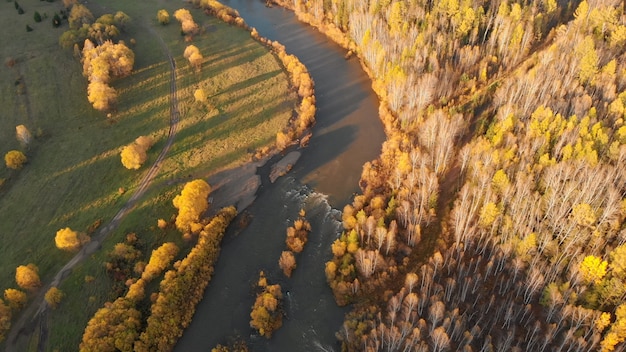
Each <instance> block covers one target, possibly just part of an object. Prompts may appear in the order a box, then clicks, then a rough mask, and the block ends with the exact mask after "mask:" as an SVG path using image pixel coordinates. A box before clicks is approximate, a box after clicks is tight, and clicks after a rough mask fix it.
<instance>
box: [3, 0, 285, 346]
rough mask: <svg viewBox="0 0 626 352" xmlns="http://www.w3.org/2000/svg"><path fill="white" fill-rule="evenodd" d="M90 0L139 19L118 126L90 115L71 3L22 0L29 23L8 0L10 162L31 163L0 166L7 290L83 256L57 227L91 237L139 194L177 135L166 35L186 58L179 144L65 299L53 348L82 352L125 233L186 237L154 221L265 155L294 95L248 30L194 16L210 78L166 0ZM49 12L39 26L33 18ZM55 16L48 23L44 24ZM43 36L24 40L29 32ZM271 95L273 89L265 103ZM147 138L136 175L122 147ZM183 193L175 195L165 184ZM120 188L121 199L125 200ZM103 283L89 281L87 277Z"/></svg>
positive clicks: (67, 287)
mask: <svg viewBox="0 0 626 352" xmlns="http://www.w3.org/2000/svg"><path fill="white" fill-rule="evenodd" d="M101 3H102V5H104V6H102V7H101V6H99V5H98V4H97V3H93V2H90V3H89V6H90V9H91V11H92V12H93V13H94V14H95V15H96V17H98V16H99V15H100V14H102V13H104V11H106V12H109V13H114V12H116V11H120V10H121V11H124V12H125V13H126V14H128V15H129V16H130V17H131V18H132V22H131V24H130V25H129V26H128V28H127V29H126V32H125V33H122V35H121V39H123V40H125V41H126V42H127V43H130V42H131V38H132V39H134V41H135V42H136V44H135V45H130V47H131V49H133V51H134V52H135V70H134V72H133V74H132V75H131V76H129V77H126V78H123V79H120V80H117V81H114V82H113V86H114V87H115V88H116V89H117V90H118V93H119V98H118V105H117V111H116V112H114V113H112V116H111V117H109V118H107V116H106V115H105V114H103V113H100V112H97V111H95V110H93V109H92V107H91V106H90V104H89V103H88V102H87V98H86V84H87V81H86V79H85V78H84V77H83V76H82V74H81V69H82V68H81V65H80V64H79V62H78V61H77V60H76V59H74V58H73V57H72V52H71V50H68V51H65V50H62V49H61V48H60V46H59V45H58V37H59V36H60V35H61V34H62V33H63V31H65V30H67V23H66V22H64V24H63V26H61V27H60V28H56V29H55V28H53V26H52V24H51V19H52V16H53V15H54V13H55V12H58V11H59V10H60V9H61V7H62V4H61V2H53V3H48V2H30V3H24V4H20V5H21V6H22V7H23V9H24V10H25V13H24V14H22V15H18V13H17V11H15V10H14V5H13V3H11V2H3V3H0V20H1V21H2V23H5V24H7V27H6V30H4V31H3V32H2V33H0V42H2V43H3V45H2V46H1V47H0V52H1V55H0V58H2V59H3V61H4V59H5V58H8V57H11V58H14V59H15V61H16V64H15V65H13V67H7V66H2V67H1V68H0V90H1V91H0V92H1V94H0V104H1V106H3V107H5V108H4V109H2V111H0V153H1V154H2V156H4V154H5V153H6V152H7V151H9V150H12V149H22V150H24V152H25V154H26V155H27V156H28V159H29V160H28V164H27V165H25V167H24V168H23V169H22V170H19V171H12V170H9V169H7V168H6V167H5V166H4V165H2V166H0V178H3V179H6V181H5V182H4V184H3V185H2V187H1V188H0V240H2V241H3V242H4V243H5V245H3V246H2V248H1V249H0V282H2V286H1V287H0V289H2V290H4V289H6V288H10V287H16V284H15V281H14V274H15V267H16V266H18V265H22V264H27V263H34V264H36V265H37V266H38V267H39V270H40V271H39V273H40V276H41V278H42V281H43V282H46V281H47V280H49V279H50V278H51V277H52V276H53V275H54V274H55V273H56V272H57V271H58V269H59V268H60V267H61V266H62V265H63V264H64V263H65V262H66V261H67V260H69V259H70V258H71V257H72V254H68V253H63V252H61V251H60V250H58V249H56V248H55V245H54V236H55V233H56V231H57V230H58V229H60V228H63V227H67V226H69V227H71V228H72V229H75V230H78V231H87V229H88V228H89V226H90V225H92V224H93V223H94V222H96V221H98V220H102V222H103V224H106V223H107V221H109V220H110V219H111V218H112V217H113V216H114V215H115V213H116V212H117V211H118V210H119V209H120V208H121V206H122V205H123V204H124V203H125V201H126V200H127V199H128V198H129V197H130V195H131V194H132V192H133V190H134V189H135V188H136V186H137V185H138V183H139V181H140V180H141V178H142V177H143V175H144V173H145V172H146V171H147V170H148V167H147V165H150V163H151V162H152V161H154V160H155V159H156V157H157V155H158V153H159V152H160V150H161V149H162V147H163V145H164V143H165V140H166V138H167V134H168V129H169V108H170V106H169V92H170V85H169V79H170V71H169V64H168V62H167V57H166V55H165V53H164V51H163V50H162V48H161V44H160V39H159V36H160V37H162V38H163V40H164V41H165V43H166V44H167V46H168V47H169V50H170V51H171V53H172V55H173V56H174V57H175V59H176V67H177V76H178V80H177V86H178V99H179V103H180V104H179V109H180V112H181V122H180V124H179V126H178V134H177V136H176V139H175V143H174V145H173V147H172V149H171V150H170V153H169V155H168V157H167V158H166V160H165V162H164V165H163V167H162V169H161V171H160V174H159V175H158V176H157V179H156V181H155V182H154V184H153V186H152V188H151V189H150V190H149V191H148V193H147V194H146V196H145V197H144V198H143V199H142V200H141V201H140V203H139V205H138V206H137V207H136V209H135V210H134V211H133V212H132V213H131V214H129V215H128V216H127V217H126V218H125V219H124V220H123V222H122V223H121V225H120V227H119V228H118V230H116V231H115V233H114V234H113V235H112V236H111V237H110V238H109V239H108V240H107V242H106V243H105V245H103V250H102V251H101V252H100V253H99V254H97V255H95V256H94V257H93V258H92V260H90V261H88V262H85V263H83V264H82V265H81V267H79V268H78V269H76V270H75V271H74V272H73V274H72V276H71V277H70V278H69V279H68V280H67V281H66V282H65V283H64V284H63V285H62V286H61V289H62V290H63V291H64V292H65V294H66V297H65V303H63V304H62V305H61V306H60V307H59V309H58V310H57V311H56V313H53V314H52V315H51V320H50V330H49V336H48V337H49V342H50V344H49V346H50V349H58V350H63V351H67V350H73V349H75V348H76V347H77V345H78V342H79V341H80V337H81V335H82V331H83V329H84V326H85V324H86V322H87V320H88V319H89V317H90V316H91V314H93V312H94V311H95V310H96V309H97V308H98V307H100V306H102V304H103V302H104V301H105V300H110V299H111V297H110V296H109V295H108V288H109V286H110V283H109V282H108V279H107V278H106V275H105V273H104V269H103V266H102V262H103V258H104V257H105V253H106V252H107V250H110V248H112V246H113V244H114V243H116V242H119V241H121V240H122V238H123V237H124V236H125V234H126V233H128V232H136V233H137V234H138V236H139V237H140V239H141V240H142V241H143V242H144V243H145V248H146V250H147V252H148V254H149V252H150V249H151V248H153V247H154V246H156V245H158V244H159V243H161V242H162V241H163V240H165V239H168V240H173V239H176V240H178V238H179V237H180V235H179V234H176V233H174V232H173V231H171V232H168V231H160V232H159V235H158V236H155V235H154V233H155V232H154V231H151V230H150V228H152V229H154V227H155V225H156V220H157V219H158V218H165V219H169V218H170V216H171V215H172V214H173V212H174V209H173V207H172V206H171V199H172V198H173V196H174V194H175V193H176V192H178V191H179V190H180V189H179V188H180V187H179V186H178V185H179V184H180V182H178V181H181V180H182V179H186V178H187V177H189V175H193V176H194V177H198V176H205V175H208V174H210V173H212V172H215V171H216V170H218V169H223V168H225V167H227V166H232V165H235V164H237V163H241V162H243V161H245V160H247V159H249V157H250V154H251V153H253V152H254V151H255V149H256V148H258V147H260V146H262V145H264V144H268V143H272V142H273V140H274V138H275V135H276V132H277V131H279V130H280V129H281V128H282V127H283V126H285V125H286V123H287V120H288V119H289V117H290V116H291V114H292V108H293V106H294V104H295V101H296V97H295V94H294V93H293V92H291V91H290V90H289V86H288V81H287V77H286V75H285V74H284V72H283V70H282V68H281V66H280V65H279V64H278V62H277V60H276V59H275V57H274V56H273V55H272V54H270V53H269V52H268V51H267V50H266V49H265V48H264V47H262V46H261V45H259V44H258V43H256V42H254V41H253V40H252V39H250V36H249V33H247V32H245V31H243V30H240V29H237V28H234V27H230V26H228V25H224V24H222V23H221V22H219V21H217V20H215V19H213V18H211V17H207V16H205V15H204V14H203V13H202V12H200V11H195V10H192V14H193V16H194V19H195V20H196V22H198V24H200V26H201V27H202V28H203V29H204V33H203V34H201V35H199V36H197V37H195V38H194V40H193V42H192V43H191V44H194V45H196V46H197V47H198V48H199V49H200V51H201V53H202V54H203V56H204V63H203V65H202V66H203V68H202V71H201V72H200V73H196V72H194V71H193V70H192V69H191V68H190V67H189V65H188V64H187V62H186V60H185V59H184V58H183V57H182V54H183V51H184V49H185V47H186V45H187V44H189V43H185V42H184V40H183V37H182V36H181V35H180V25H179V24H178V23H177V22H176V21H175V20H174V19H173V18H172V22H171V23H170V24H169V25H167V26H161V25H159V24H158V23H157V21H156V11H157V10H158V9H161V8H165V9H167V10H168V11H169V12H170V14H173V12H174V11H175V10H176V9H177V8H178V7H179V6H182V5H183V4H181V3H174V4H173V3H165V2H161V1H143V2H125V1H107V2H104V1H102V2H101ZM35 11H38V12H39V13H40V14H42V15H44V14H47V19H44V20H43V21H42V22H41V23H35V21H34V20H33V15H34V12H35ZM44 17H45V16H44ZM27 24H28V25H30V27H32V28H33V31H31V32H27V31H26V25H27ZM197 88H203V89H205V91H206V92H207V97H208V103H207V104H206V105H202V104H197V103H195V102H194V98H193V92H194V91H195V89H197ZM259 93H262V94H259ZM19 124H24V125H26V126H27V127H28V128H29V130H30V131H31V132H32V133H33V135H36V136H37V137H36V138H35V140H34V142H33V143H31V145H30V146H29V147H28V148H27V149H24V148H22V147H21V146H20V145H19V143H18V142H17V140H16V138H15V126H16V125H19ZM140 135H151V136H153V137H154V138H155V140H156V144H155V145H154V146H153V147H152V149H151V151H150V152H149V156H148V158H149V159H148V161H147V162H146V164H144V166H143V167H142V168H141V169H139V170H137V171H130V170H127V169H125V168H124V167H123V166H122V165H121V163H120V158H119V149H120V147H122V146H123V145H126V144H128V143H130V142H132V141H133V140H134V139H135V138H136V137H138V136H140ZM169 184H172V185H173V186H168V185H169ZM122 190H123V191H122ZM87 275H89V276H93V277H94V278H95V280H94V281H91V282H89V283H86V282H85V276H87Z"/></svg>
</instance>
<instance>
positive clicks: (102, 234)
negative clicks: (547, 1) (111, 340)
mask: <svg viewBox="0 0 626 352" xmlns="http://www.w3.org/2000/svg"><path fill="white" fill-rule="evenodd" d="M146 27H147V28H148V30H149V31H150V32H151V33H152V34H154V35H155V36H156V37H158V38H159V41H160V43H161V47H162V49H163V52H164V53H165V55H166V56H167V59H168V61H169V64H170V128H169V132H168V136H167V141H166V143H165V145H164V146H163V149H162V150H161V153H160V154H159V156H158V157H157V159H156V160H155V161H154V163H153V164H152V166H151V167H150V170H148V172H147V173H146V174H145V175H144V177H143V179H142V180H141V182H140V183H139V185H138V186H137V189H136V190H135V192H134V193H133V195H132V196H131V197H130V198H129V199H128V201H126V203H125V204H124V206H123V207H122V208H121V209H120V210H119V211H118V212H117V214H115V216H114V217H113V219H111V221H110V222H109V223H108V224H107V225H106V226H104V227H102V228H101V229H100V230H99V231H98V232H97V234H96V235H95V236H93V237H92V240H91V242H89V243H88V244H87V245H86V246H85V247H83V248H82V249H81V250H80V251H79V252H78V253H77V254H76V255H75V256H74V257H73V258H72V259H71V260H70V261H68V262H67V264H65V265H64V266H63V268H61V269H60V270H59V271H58V272H57V273H56V275H55V276H54V278H53V279H52V281H51V282H50V283H49V284H48V285H46V286H45V287H42V288H41V289H40V291H39V293H38V294H37V297H35V299H34V300H33V302H32V303H31V304H30V305H29V306H28V307H27V308H26V309H25V310H24V311H23V312H22V315H21V317H20V319H19V320H18V321H17V322H16V323H15V325H14V326H13V327H12V328H11V331H10V333H9V335H8V337H7V346H6V351H7V352H9V351H11V352H12V351H17V348H18V347H17V340H18V339H19V338H20V336H22V335H24V334H26V335H28V334H29V331H30V330H31V329H32V328H34V326H35V324H37V322H38V320H39V319H40V318H41V319H45V313H46V311H47V308H48V305H47V303H46V301H45V299H44V295H45V293H46V292H47V291H48V289H50V288H51V287H57V286H58V285H59V284H60V283H61V282H62V281H63V280H64V279H65V278H66V277H68V276H69V274H70V273H71V271H72V269H73V268H74V267H75V266H76V265H78V264H79V263H80V262H82V261H83V260H84V259H85V258H87V257H89V256H90V255H92V254H93V253H95V252H97V251H98V250H99V249H100V248H101V245H102V242H103V241H104V240H105V239H106V238H107V237H108V235H109V234H111V232H113V230H115V229H116V228H117V227H118V226H119V224H120V221H121V220H122V219H123V218H124V216H126V214H128V213H129V212H130V211H131V210H132V209H133V208H134V206H135V204H136V203H137V201H138V200H139V199H140V198H141V197H142V196H143V195H144V194H145V192H146V190H147V188H148V186H150V184H151V183H152V181H153V180H154V177H155V176H156V175H157V173H158V172H159V170H160V169H161V166H162V163H163V160H164V159H165V156H166V155H167V153H168V152H169V150H170V148H171V147H172V144H173V143H174V137H176V132H177V129H178V122H179V120H180V112H179V110H178V97H177V94H176V93H177V88H176V61H175V60H174V57H173V56H172V54H171V52H170V50H169V47H168V46H167V45H166V44H165V41H164V40H163V38H162V37H161V36H160V35H159V34H158V33H156V31H155V30H154V28H152V27H151V26H149V25H148V26H146ZM39 323H40V324H41V325H40V329H41V330H42V332H41V334H40V341H39V349H41V348H42V347H43V345H45V338H46V336H47V334H46V333H45V332H46V331H45V330H46V329H45V326H44V324H45V323H44V322H43V321H40V322H39ZM42 342H43V344H42Z"/></svg>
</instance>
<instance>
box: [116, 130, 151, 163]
mask: <svg viewBox="0 0 626 352" xmlns="http://www.w3.org/2000/svg"><path fill="white" fill-rule="evenodd" d="M153 144H154V140H153V139H152V137H150V136H140V137H137V139H136V140H135V141H134V142H133V143H131V144H129V145H127V146H125V147H124V148H122V151H121V152H120V157H121V159H122V165H124V167H125V168H127V169H133V170H137V169H139V168H140V167H141V165H143V163H144V162H145V161H146V159H148V154H147V151H148V150H149V149H150V148H151V147H152V145H153Z"/></svg>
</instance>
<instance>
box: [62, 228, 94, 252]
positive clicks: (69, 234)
mask: <svg viewBox="0 0 626 352" xmlns="http://www.w3.org/2000/svg"><path fill="white" fill-rule="evenodd" d="M90 240H91V238H90V237H89V236H87V235H86V234H84V233H79V232H77V231H74V230H72V229H70V228H69V227H66V228H64V229H60V230H59V231H57V234H56V236H55V237H54V243H55V244H56V246H57V248H58V249H61V250H64V251H68V252H74V251H77V250H79V249H80V247H82V246H83V245H85V244H86V243H89V241H90Z"/></svg>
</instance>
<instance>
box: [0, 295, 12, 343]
mask: <svg viewBox="0 0 626 352" xmlns="http://www.w3.org/2000/svg"><path fill="white" fill-rule="evenodd" d="M10 328H11V308H9V306H7V305H6V304H4V302H3V301H2V299H0V342H2V340H4V337H5V335H6V333H7V332H8V331H9V329H10Z"/></svg>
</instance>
